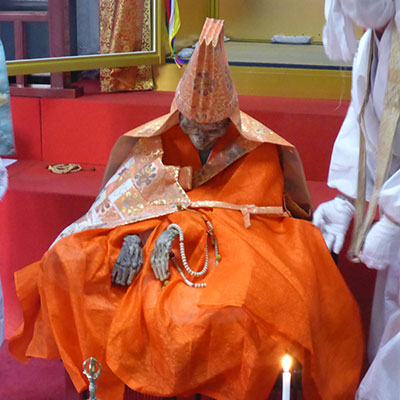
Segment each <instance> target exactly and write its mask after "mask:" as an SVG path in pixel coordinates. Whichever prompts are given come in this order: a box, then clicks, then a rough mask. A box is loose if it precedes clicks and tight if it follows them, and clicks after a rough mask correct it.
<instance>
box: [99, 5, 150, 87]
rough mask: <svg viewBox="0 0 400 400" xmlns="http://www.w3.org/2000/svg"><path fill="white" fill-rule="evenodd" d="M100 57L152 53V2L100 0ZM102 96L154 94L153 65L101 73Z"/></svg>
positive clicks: (112, 69) (109, 69) (104, 69)
mask: <svg viewBox="0 0 400 400" xmlns="http://www.w3.org/2000/svg"><path fill="white" fill-rule="evenodd" d="M99 12H100V52H101V54H110V53H126V52H134V51H151V50H152V32H151V30H152V28H151V22H152V21H151V2H150V0H119V1H117V0H99ZM100 83H101V91H102V92H117V91H125V90H151V89H153V77H152V67H151V65H138V66H137V67H123V68H102V69H100Z"/></svg>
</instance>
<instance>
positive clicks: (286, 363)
mask: <svg viewBox="0 0 400 400" xmlns="http://www.w3.org/2000/svg"><path fill="white" fill-rule="evenodd" d="M291 365H292V358H291V357H290V356H289V355H288V354H286V355H285V356H284V357H283V358H282V367H283V373H282V400H290V377H291V375H290V372H289V369H290V366H291Z"/></svg>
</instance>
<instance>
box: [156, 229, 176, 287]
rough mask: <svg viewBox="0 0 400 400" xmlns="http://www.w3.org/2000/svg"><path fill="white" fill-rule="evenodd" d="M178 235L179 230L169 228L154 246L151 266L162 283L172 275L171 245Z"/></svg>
mask: <svg viewBox="0 0 400 400" xmlns="http://www.w3.org/2000/svg"><path fill="white" fill-rule="evenodd" d="M177 235H178V231H177V230H175V229H173V228H168V229H166V230H165V231H164V232H163V233H162V234H161V235H160V237H159V238H158V239H157V240H156V243H155V245H154V250H153V254H152V256H151V266H152V268H153V271H154V275H155V276H156V278H157V279H159V280H160V281H161V282H163V281H165V280H166V279H167V278H168V277H169V275H170V272H169V269H168V263H169V252H170V251H171V244H172V242H173V240H174V239H175V237H176V236H177Z"/></svg>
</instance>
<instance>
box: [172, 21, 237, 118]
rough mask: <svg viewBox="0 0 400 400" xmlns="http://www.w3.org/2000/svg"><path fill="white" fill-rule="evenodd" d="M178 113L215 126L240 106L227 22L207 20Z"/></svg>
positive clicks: (178, 91) (178, 96) (183, 82)
mask: <svg viewBox="0 0 400 400" xmlns="http://www.w3.org/2000/svg"><path fill="white" fill-rule="evenodd" d="M175 105H176V107H177V109H178V110H179V111H180V112H181V113H182V114H183V115H184V116H185V117H186V118H188V119H191V120H194V121H197V122H200V123H213V122H217V121H221V120H223V119H225V118H228V117H230V116H232V114H233V113H234V112H235V111H238V109H239V104H238V98H237V93H236V90H235V86H234V84H233V81H232V77H231V74H230V71H229V66H228V59H227V57H226V53H225V44H224V21H222V20H217V19H212V18H207V19H206V22H205V24H204V26H203V30H202V32H201V35H200V40H199V43H198V46H197V48H196V50H195V51H194V53H193V55H192V57H191V58H190V62H189V64H188V65H187V67H186V71H185V73H184V74H183V76H182V79H181V80H180V82H179V84H178V87H177V89H176V93H175Z"/></svg>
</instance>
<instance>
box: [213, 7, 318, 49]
mask: <svg viewBox="0 0 400 400" xmlns="http://www.w3.org/2000/svg"><path fill="white" fill-rule="evenodd" d="M219 16H220V18H221V19H224V20H225V21H226V23H225V32H226V35H227V36H228V37H232V38H233V39H259V40H271V38H272V36H273V35H275V34H278V35H295V36H301V35H304V36H311V37H312V38H313V41H315V42H321V32H322V27H323V25H324V1H323V0H220V14H219Z"/></svg>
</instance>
